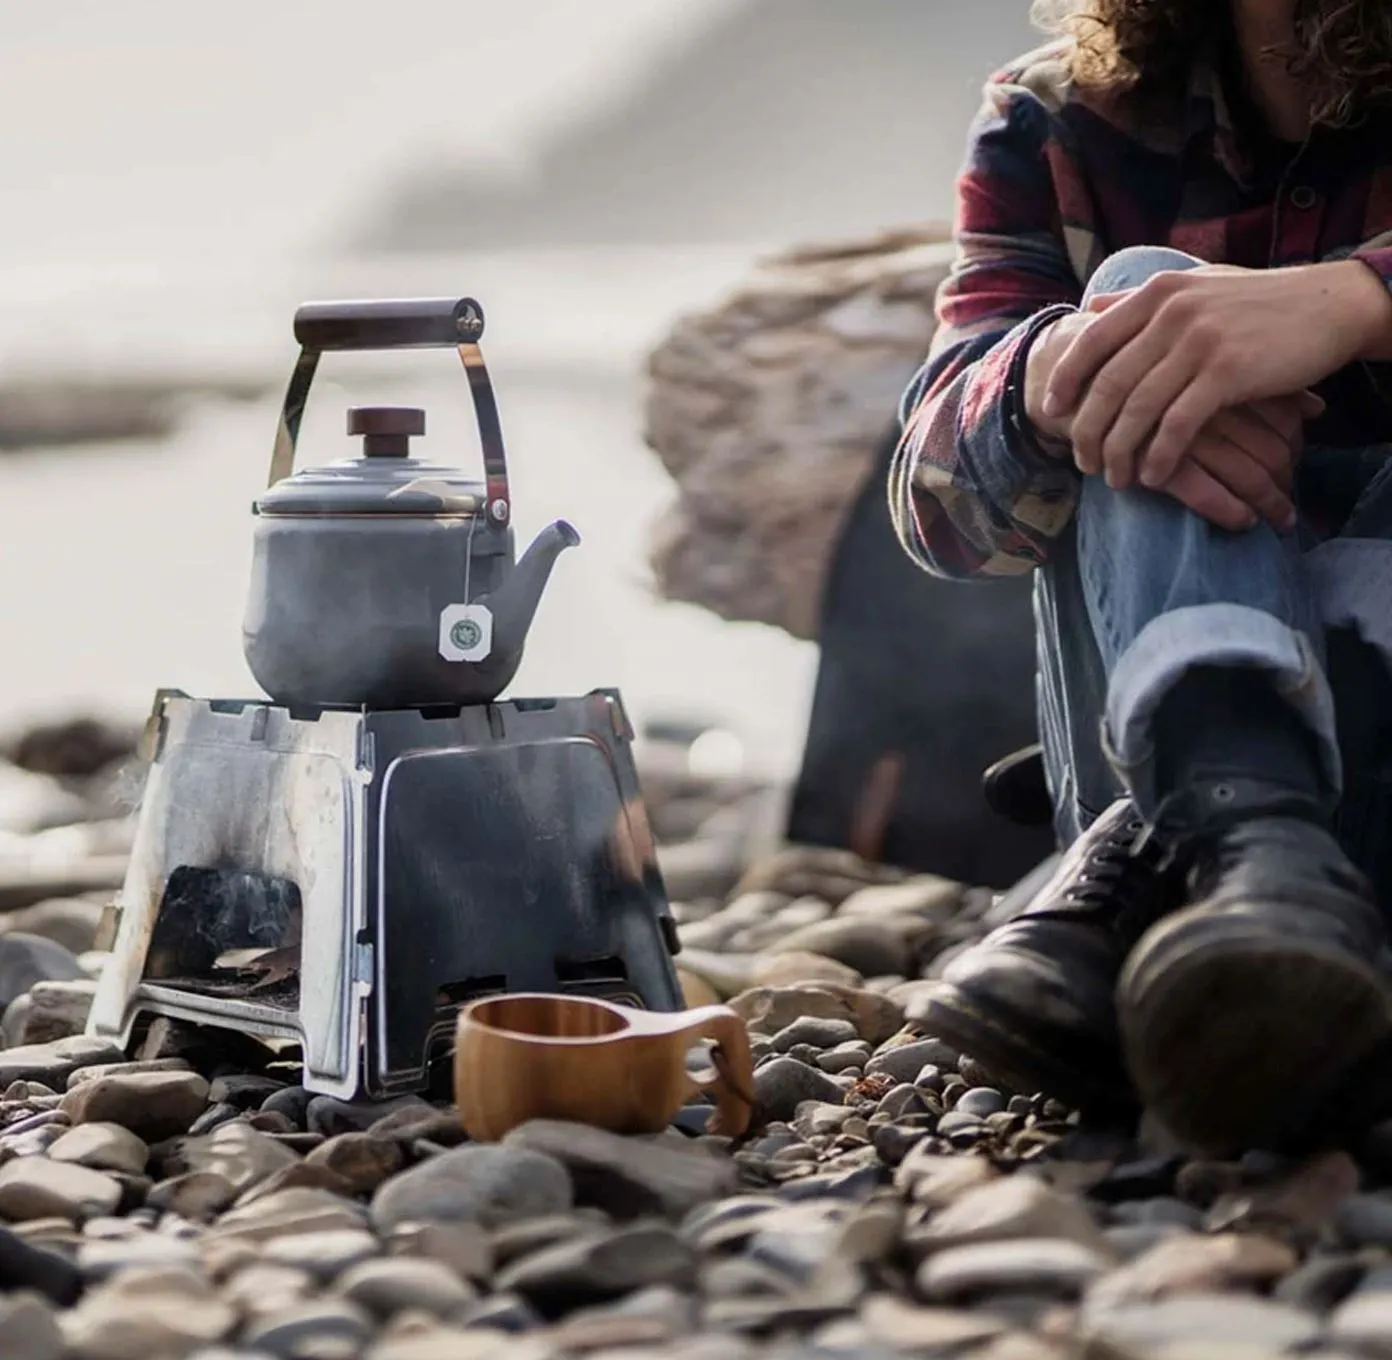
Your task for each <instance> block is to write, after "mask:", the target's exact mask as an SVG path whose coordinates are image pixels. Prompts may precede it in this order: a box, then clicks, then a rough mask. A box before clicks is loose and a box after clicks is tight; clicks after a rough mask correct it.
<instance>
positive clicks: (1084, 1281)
mask: <svg viewBox="0 0 1392 1360" xmlns="http://www.w3.org/2000/svg"><path fill="white" fill-rule="evenodd" d="M1109 1264H1110V1262H1109V1260H1108V1258H1107V1257H1106V1256H1104V1255H1102V1254H1101V1253H1100V1252H1097V1251H1094V1250H1092V1249H1091V1248H1089V1247H1085V1246H1083V1245H1082V1244H1081V1243H1079V1242H1075V1241H1070V1240H1068V1239H1065V1238H1057V1237H1021V1238H1013V1239H1011V1240H1010V1241H1003V1242H980V1243H976V1244H974V1245H972V1246H964V1247H949V1248H948V1249H947V1250H945V1251H940V1252H937V1253H936V1254H934V1255H933V1256H930V1257H929V1258H928V1260H926V1261H925V1262H924V1263H923V1264H922V1265H921V1266H920V1267H919V1269H918V1274H917V1275H916V1276H915V1279H914V1283H915V1286H916V1287H917V1289H918V1292H919V1293H920V1294H921V1295H922V1296H923V1297H924V1298H927V1299H932V1300H956V1299H962V1298H970V1297H972V1296H974V1295H980V1294H983V1293H991V1292H993V1291H1000V1290H1021V1289H1024V1290H1029V1291H1038V1292H1043V1293H1047V1294H1052V1295H1056V1296H1058V1297H1060V1298H1073V1297H1076V1296H1077V1295H1078V1294H1080V1293H1081V1292H1082V1290H1083V1289H1084V1288H1085V1287H1086V1286H1087V1285H1088V1284H1090V1283H1091V1282H1092V1281H1093V1280H1095V1279H1097V1278H1098V1277H1099V1276H1100V1275H1102V1274H1103V1273H1105V1271H1106V1269H1107V1267H1108V1265H1109Z"/></svg>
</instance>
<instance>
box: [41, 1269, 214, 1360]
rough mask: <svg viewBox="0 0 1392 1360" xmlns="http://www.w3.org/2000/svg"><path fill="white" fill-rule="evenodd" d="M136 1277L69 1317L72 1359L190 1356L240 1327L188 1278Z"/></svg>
mask: <svg viewBox="0 0 1392 1360" xmlns="http://www.w3.org/2000/svg"><path fill="white" fill-rule="evenodd" d="M131 1275H132V1276H134V1278H131V1279H123V1277H120V1276H118V1277H116V1278H114V1279H113V1280H111V1281H110V1282H109V1283H108V1284H106V1285H104V1286H102V1287H101V1288H99V1289H96V1290H94V1291H92V1292H91V1293H89V1294H88V1295H87V1297H86V1298H85V1299H84V1300H83V1301H82V1305H81V1307H79V1308H76V1309H74V1310H73V1311H72V1312H71V1313H69V1314H67V1315H66V1316H65V1317H64V1319H63V1330H64V1334H65V1338H66V1340H67V1343H68V1346H69V1351H70V1353H72V1354H75V1355H79V1356H82V1357H84V1360H88V1357H90V1358H91V1360H154V1357H156V1356H158V1357H160V1358H161V1360H163V1357H166V1356H169V1357H175V1356H187V1355H191V1354H193V1353H194V1352H196V1351H197V1350H198V1348H199V1347H200V1346H204V1345H209V1344H211V1343H213V1342H216V1341H221V1340H222V1339H223V1338H224V1337H225V1336H227V1335H228V1333H230V1332H231V1330H232V1328H233V1327H234V1326H235V1325H236V1321H237V1316H236V1314H235V1313H234V1312H233V1311H232V1309H231V1308H230V1307H229V1306H228V1305H227V1304H225V1303H223V1302H222V1301H221V1300H220V1299H217V1298H215V1297H214V1296H213V1295H212V1294H211V1292H210V1291H209V1290H208V1287H207V1284H206V1282H203V1281H201V1280H199V1279H198V1278H197V1277H195V1276H193V1275H192V1274H191V1273H189V1272H182V1273H180V1272H160V1273H154V1272H146V1271H135V1272H131ZM152 1275H154V1278H150V1276H152ZM181 1275H182V1277H181Z"/></svg>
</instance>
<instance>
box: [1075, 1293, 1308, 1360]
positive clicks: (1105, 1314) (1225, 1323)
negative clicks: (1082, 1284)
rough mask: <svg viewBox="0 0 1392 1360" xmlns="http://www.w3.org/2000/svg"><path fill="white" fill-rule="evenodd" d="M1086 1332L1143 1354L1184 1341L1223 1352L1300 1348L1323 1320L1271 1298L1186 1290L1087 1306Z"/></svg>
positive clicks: (1085, 1317) (1212, 1351)
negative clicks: (1155, 1298) (1151, 1299)
mask: <svg viewBox="0 0 1392 1360" xmlns="http://www.w3.org/2000/svg"><path fill="white" fill-rule="evenodd" d="M1083 1331H1084V1333H1085V1335H1087V1336H1089V1337H1093V1338H1096V1339H1097V1340H1099V1341H1103V1342H1107V1343H1110V1344H1112V1345H1114V1346H1120V1347H1127V1346H1132V1347H1136V1348H1138V1349H1140V1350H1142V1351H1143V1353H1147V1354H1150V1353H1154V1350H1155V1348H1158V1347H1161V1346H1170V1345H1177V1344H1179V1343H1181V1342H1185V1341H1188V1342H1197V1343H1203V1344H1204V1345H1205V1346H1207V1347H1210V1348H1212V1349H1210V1350H1208V1351H1206V1352H1204V1353H1205V1354H1212V1355H1215V1356H1216V1355H1217V1354H1219V1352H1218V1351H1217V1348H1218V1347H1219V1346H1222V1345H1233V1344H1246V1345H1247V1346H1250V1347H1252V1348H1253V1349H1257V1348H1260V1347H1266V1348H1267V1349H1268V1350H1271V1351H1287V1350H1295V1349H1296V1348H1297V1347H1302V1346H1306V1345H1308V1344H1309V1343H1311V1342H1313V1341H1314V1340H1315V1339H1316V1338H1317V1337H1319V1335H1320V1333H1321V1331H1322V1327H1321V1324H1320V1320H1319V1319H1318V1318H1316V1317H1314V1316H1313V1315H1312V1314H1310V1313H1306V1312H1304V1311H1302V1310H1301V1309H1298V1308H1292V1307H1290V1306H1289V1305H1287V1304H1283V1303H1272V1302H1271V1301H1269V1300H1267V1299H1258V1298H1251V1297H1248V1296H1244V1295H1240V1294H1186V1295H1181V1296H1179V1297H1177V1298H1173V1299H1162V1300H1160V1301H1159V1302H1158V1303H1131V1304H1125V1305H1123V1306H1122V1307H1119V1308H1104V1309H1098V1310H1096V1311H1093V1310H1086V1309H1085V1310H1084V1315H1083Z"/></svg>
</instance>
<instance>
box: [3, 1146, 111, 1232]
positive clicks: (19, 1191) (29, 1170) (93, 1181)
mask: <svg viewBox="0 0 1392 1360" xmlns="http://www.w3.org/2000/svg"><path fill="white" fill-rule="evenodd" d="M120 1202H121V1187H120V1185H118V1184H117V1183H116V1181H114V1180H112V1178H111V1177H110V1176H106V1175H103V1174H102V1173H101V1172H100V1171H92V1170H89V1169H88V1168H87V1167H85V1166H73V1165H71V1164H68V1163H63V1162H53V1161H50V1160H49V1159H48V1158H47V1157H18V1158H16V1159H15V1160H14V1161H12V1162H7V1163H6V1164H5V1165H4V1166H0V1218H5V1219H9V1220H10V1222H12V1223H22V1222H24V1221H26V1220H28V1219H34V1218H64V1219H67V1221H68V1222H69V1223H81V1222H82V1221H83V1220H85V1219H88V1218H95V1217H96V1216H97V1215H99V1214H110V1213H113V1212H114V1211H115V1209H116V1206H117V1205H118V1204H120Z"/></svg>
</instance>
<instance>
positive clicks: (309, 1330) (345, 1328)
mask: <svg viewBox="0 0 1392 1360" xmlns="http://www.w3.org/2000/svg"><path fill="white" fill-rule="evenodd" d="M371 1335H372V1319H371V1318H370V1317H368V1315H367V1314H366V1313H365V1312H364V1311H363V1310H362V1309H361V1308H359V1307H358V1306H357V1305H356V1304H352V1303H349V1302H348V1301H347V1300H346V1299H314V1300H310V1301H308V1302H305V1303H298V1304H292V1305H291V1306H290V1307H289V1308H286V1309H284V1310H283V1311H281V1312H277V1313H272V1314H271V1315H270V1316H269V1317H265V1318H261V1319H259V1320H258V1321H256V1322H253V1323H252V1324H251V1325H249V1326H248V1327H246V1328H245V1329H244V1330H243V1332H242V1337H241V1339H242V1341H243V1342H244V1343H245V1344H246V1345H248V1346H250V1347H251V1348H252V1349H253V1350H262V1351H265V1352H266V1353H267V1354H268V1355H273V1356H277V1357H284V1360H300V1357H302V1356H312V1357H314V1360H339V1358H340V1357H342V1358H343V1360H351V1357H353V1356H355V1355H357V1354H358V1352H359V1350H361V1348H362V1346H363V1345H364V1343H365V1342H366V1341H367V1339H368V1337H370V1336H371ZM441 1360H444V1357H443V1356H442V1357H441Z"/></svg>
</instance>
